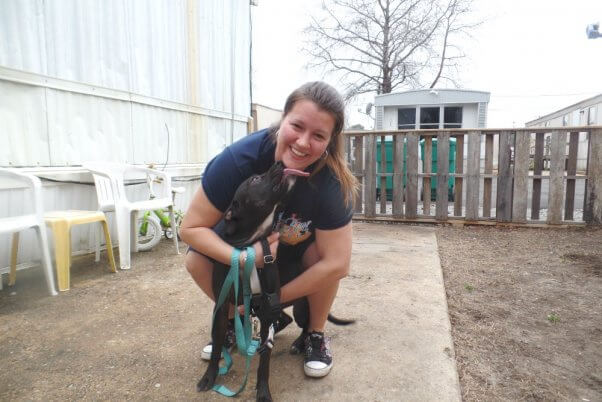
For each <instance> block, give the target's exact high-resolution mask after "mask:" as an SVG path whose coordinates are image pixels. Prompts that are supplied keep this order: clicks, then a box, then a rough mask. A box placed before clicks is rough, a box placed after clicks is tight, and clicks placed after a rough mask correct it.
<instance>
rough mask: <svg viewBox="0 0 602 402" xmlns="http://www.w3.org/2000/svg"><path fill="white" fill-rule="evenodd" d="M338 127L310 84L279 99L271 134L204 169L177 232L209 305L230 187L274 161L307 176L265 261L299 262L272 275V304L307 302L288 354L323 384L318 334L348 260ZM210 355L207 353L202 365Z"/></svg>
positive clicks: (323, 345)
mask: <svg viewBox="0 0 602 402" xmlns="http://www.w3.org/2000/svg"><path fill="white" fill-rule="evenodd" d="M344 120H345V119H344V103H343V100H342V99H341V96H340V95H339V93H338V92H337V91H336V90H335V89H334V88H333V87H331V86H330V85H328V84H326V83H323V82H310V83H307V84H305V85H303V86H301V87H300V88H298V89H296V90H295V91H293V93H291V95H289V97H288V98H287V101H286V104H285V106H284V113H283V117H282V120H281V122H280V124H279V125H278V126H277V127H273V128H271V129H267V130H262V131H259V132H257V133H254V134H251V135H249V136H247V137H244V138H243V139H241V140H239V141H237V142H236V143H234V144H232V145H231V146H229V147H227V148H226V149H225V150H224V151H223V152H222V153H221V154H220V155H218V156H217V157H215V158H214V159H213V160H212V161H211V162H209V164H208V165H207V168H206V170H205V173H204V175H203V180H202V186H201V187H200V188H199V189H198V191H197V193H196V194H195V196H194V198H193V200H192V202H191V205H190V208H189V209H188V211H187V212H186V215H185V218H184V220H183V222H182V226H181V229H180V231H181V237H182V239H183V240H184V241H185V242H186V243H187V244H189V245H190V248H191V250H192V251H194V252H189V253H188V254H187V256H186V268H187V269H188V272H190V274H191V276H192V277H193V279H194V280H195V281H196V283H197V284H198V286H199V287H200V288H201V289H202V290H203V291H204V292H205V293H206V294H207V296H209V297H210V298H211V299H213V300H215V296H214V295H213V291H212V288H211V275H212V270H213V264H212V262H211V261H210V259H209V258H212V259H215V260H218V261H221V262H223V263H225V264H229V263H230V255H231V254H232V247H231V246H230V245H228V244H227V243H225V242H224V241H222V240H221V238H220V237H219V236H218V235H217V234H216V232H215V230H216V229H214V227H215V226H216V224H217V223H218V222H219V221H220V220H221V219H222V217H223V214H224V211H225V210H226V208H227V207H228V206H229V204H230V202H231V200H232V198H233V196H234V192H235V191H236V189H237V188H238V185H239V184H240V183H241V182H242V181H244V180H245V179H246V178H248V177H250V176H251V175H253V174H260V173H263V172H265V171H266V170H267V169H268V168H269V167H270V166H271V165H272V164H273V163H274V161H282V162H283V164H284V165H285V166H286V167H288V168H293V169H298V170H304V171H307V172H309V173H310V176H309V178H298V179H297V183H296V184H295V188H294V189H293V193H292V195H291V197H290V201H289V202H288V203H287V205H286V207H285V210H284V211H283V213H281V214H280V216H279V217H277V219H278V225H276V227H280V231H279V233H273V234H272V235H271V236H269V237H268V241H269V242H270V249H271V252H272V254H273V255H276V250H277V249H278V261H279V262H280V264H279V266H281V267H286V266H287V264H286V261H287V260H288V261H302V266H303V271H302V272H282V271H281V272H280V276H281V281H282V283H283V286H282V288H281V297H280V300H281V302H282V303H283V304H284V303H289V302H292V301H294V300H296V299H299V298H301V297H307V300H308V302H309V311H310V316H309V333H304V334H302V335H301V337H300V338H299V339H298V340H297V341H295V343H294V346H295V345H296V348H297V349H301V350H299V351H304V353H305V361H304V370H305V373H306V374H307V375H308V376H312V377H323V376H325V375H326V374H328V373H329V372H330V369H331V367H332V355H331V352H330V350H329V344H328V339H327V338H325V337H324V326H325V324H326V320H327V317H328V312H329V311H330V308H331V306H332V303H333V301H334V298H335V296H336V293H337V289H338V286H339V280H340V279H341V278H343V277H345V276H347V274H348V273H349V263H350V259H351V235H352V230H351V216H352V208H351V203H352V201H351V200H352V199H353V195H354V192H355V191H356V181H355V178H354V177H353V175H352V174H351V172H350V171H349V169H348V168H347V165H346V163H345V160H344V150H343V147H344V142H343V137H342V130H343V125H344ZM279 246H280V247H279ZM254 247H255V251H256V257H255V264H256V265H257V266H258V267H261V266H263V252H262V248H261V245H260V244H259V243H256V244H255V245H254ZM208 257H209V258H208ZM291 265H295V264H291ZM296 265H299V264H296ZM284 325H286V324H284ZM229 332H230V337H232V336H233V333H232V331H229ZM230 343H233V342H232V339H230ZM210 355H211V346H210V345H207V346H206V347H205V348H204V349H203V357H204V358H209V356H210Z"/></svg>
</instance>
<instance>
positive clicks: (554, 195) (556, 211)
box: [547, 131, 566, 224]
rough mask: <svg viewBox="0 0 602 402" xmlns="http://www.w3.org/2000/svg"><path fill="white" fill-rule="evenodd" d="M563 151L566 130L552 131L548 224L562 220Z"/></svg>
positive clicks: (564, 155)
mask: <svg viewBox="0 0 602 402" xmlns="http://www.w3.org/2000/svg"><path fill="white" fill-rule="evenodd" d="M565 152H566V132H564V131H554V132H553V133H552V138H551V144H550V191H549V193H548V219H547V222H548V223H549V224H559V223H561V222H562V206H563V204H564V164H565V159H566V154H565Z"/></svg>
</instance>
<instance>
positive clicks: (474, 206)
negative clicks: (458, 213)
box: [466, 132, 481, 220]
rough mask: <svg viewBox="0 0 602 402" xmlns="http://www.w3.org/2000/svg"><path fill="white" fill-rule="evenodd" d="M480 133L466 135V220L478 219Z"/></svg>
mask: <svg viewBox="0 0 602 402" xmlns="http://www.w3.org/2000/svg"><path fill="white" fill-rule="evenodd" d="M480 153H481V133H480V132H471V133H469V134H468V155H466V158H467V160H466V169H467V170H468V172H467V173H468V181H467V182H466V219H467V220H477V219H478V218H479V170H480V165H481V159H480V156H481V155H480Z"/></svg>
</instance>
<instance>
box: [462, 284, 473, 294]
mask: <svg viewBox="0 0 602 402" xmlns="http://www.w3.org/2000/svg"><path fill="white" fill-rule="evenodd" d="M464 289H466V290H467V291H469V292H472V291H473V290H474V286H472V285H471V284H470V283H465V284H464Z"/></svg>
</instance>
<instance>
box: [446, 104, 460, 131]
mask: <svg viewBox="0 0 602 402" xmlns="http://www.w3.org/2000/svg"><path fill="white" fill-rule="evenodd" d="M443 128H462V108H461V107H459V106H454V107H445V108H444V110H443Z"/></svg>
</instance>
